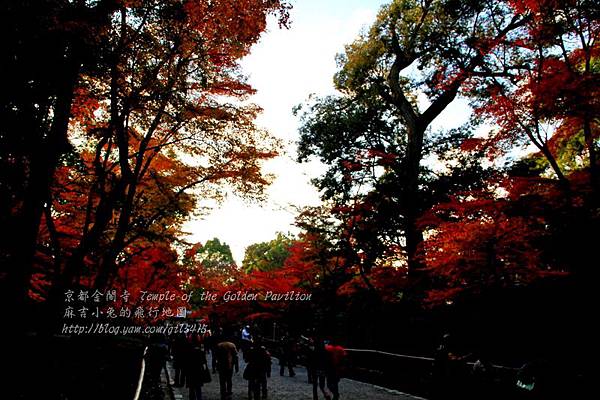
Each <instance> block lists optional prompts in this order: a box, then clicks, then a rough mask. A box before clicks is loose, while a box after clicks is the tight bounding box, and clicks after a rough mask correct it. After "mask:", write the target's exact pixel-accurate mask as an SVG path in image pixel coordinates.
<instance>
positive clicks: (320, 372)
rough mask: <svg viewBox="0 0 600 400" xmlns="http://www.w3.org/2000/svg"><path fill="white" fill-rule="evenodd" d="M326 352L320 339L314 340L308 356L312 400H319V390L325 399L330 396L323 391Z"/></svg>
mask: <svg viewBox="0 0 600 400" xmlns="http://www.w3.org/2000/svg"><path fill="white" fill-rule="evenodd" d="M327 358H328V357H327V350H325V343H324V342H323V340H322V339H321V338H318V337H317V338H315V339H314V342H313V346H312V348H311V349H310V352H309V354H308V364H309V365H310V371H311V374H312V376H311V377H310V381H311V382H312V391H313V400H319V389H321V393H323V397H324V398H325V399H330V398H331V397H330V394H329V393H328V391H327V390H326V389H325V379H326V371H327V363H328V362H327Z"/></svg>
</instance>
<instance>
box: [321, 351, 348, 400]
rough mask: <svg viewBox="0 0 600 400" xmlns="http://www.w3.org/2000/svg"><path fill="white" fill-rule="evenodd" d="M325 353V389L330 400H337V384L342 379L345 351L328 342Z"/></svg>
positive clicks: (338, 393) (338, 394)
mask: <svg viewBox="0 0 600 400" xmlns="http://www.w3.org/2000/svg"><path fill="white" fill-rule="evenodd" d="M325 351H326V352H327V363H326V364H325V366H326V370H325V375H326V378H327V389H329V391H330V392H331V394H332V395H333V397H332V399H333V400H338V399H339V398H340V391H339V383H340V379H342V371H343V368H344V360H345V358H346V350H344V348H343V347H342V346H339V345H336V344H333V343H331V342H330V343H329V344H327V345H325Z"/></svg>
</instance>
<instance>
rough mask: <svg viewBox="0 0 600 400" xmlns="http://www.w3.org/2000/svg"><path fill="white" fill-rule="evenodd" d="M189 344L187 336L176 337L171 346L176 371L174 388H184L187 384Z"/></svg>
mask: <svg viewBox="0 0 600 400" xmlns="http://www.w3.org/2000/svg"><path fill="white" fill-rule="evenodd" d="M187 347H188V342H187V340H186V338H185V335H183V334H179V335H176V336H175V338H174V339H173V343H172V344H171V356H172V357H173V369H174V370H175V377H174V381H173V386H175V387H182V386H183V385H184V383H185V373H184V369H185V363H186V356H187Z"/></svg>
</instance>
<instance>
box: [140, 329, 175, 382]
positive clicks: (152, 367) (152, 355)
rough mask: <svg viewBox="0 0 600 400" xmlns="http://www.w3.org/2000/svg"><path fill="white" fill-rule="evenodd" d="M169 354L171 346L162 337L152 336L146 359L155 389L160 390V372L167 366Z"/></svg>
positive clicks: (147, 368)
mask: <svg viewBox="0 0 600 400" xmlns="http://www.w3.org/2000/svg"><path fill="white" fill-rule="evenodd" d="M168 356H169V346H168V345H167V343H166V341H165V340H164V338H162V337H155V338H152V340H151V342H150V343H149V344H148V348H147V350H146V353H145V355H144V358H145V361H146V371H147V374H148V377H149V378H150V382H151V383H152V385H153V390H155V391H157V392H158V391H160V374H161V373H162V371H163V370H164V369H166V368H167V358H168Z"/></svg>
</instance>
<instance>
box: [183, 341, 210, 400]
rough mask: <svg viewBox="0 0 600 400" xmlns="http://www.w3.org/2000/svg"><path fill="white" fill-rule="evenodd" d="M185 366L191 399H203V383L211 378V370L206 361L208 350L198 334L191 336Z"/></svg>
mask: <svg viewBox="0 0 600 400" xmlns="http://www.w3.org/2000/svg"><path fill="white" fill-rule="evenodd" d="M185 367H186V369H185V380H186V385H187V387H188V389H189V394H190V400H202V385H204V383H205V382H207V381H208V380H209V379H210V371H209V370H208V364H207V362H206V352H205V351H204V347H203V346H202V343H201V342H200V338H199V337H198V336H197V335H192V336H191V338H190V346H189V348H188V354H187V362H186V364H185Z"/></svg>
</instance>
